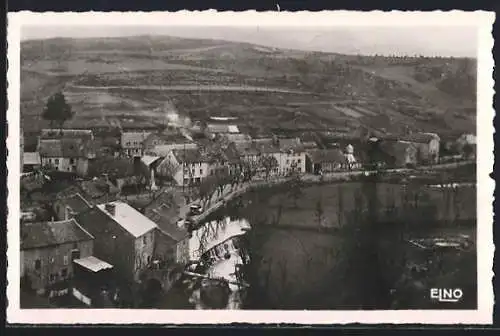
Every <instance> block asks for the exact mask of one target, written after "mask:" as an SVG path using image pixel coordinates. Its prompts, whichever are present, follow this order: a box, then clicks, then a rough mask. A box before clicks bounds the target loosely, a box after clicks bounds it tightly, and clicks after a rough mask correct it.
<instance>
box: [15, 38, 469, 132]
mask: <svg viewBox="0 0 500 336" xmlns="http://www.w3.org/2000/svg"><path fill="white" fill-rule="evenodd" d="M21 66H22V69H21V115H22V122H23V126H24V128H25V129H26V130H27V131H28V132H29V131H36V130H37V129H39V128H40V127H43V126H44V125H45V124H44V122H43V121H41V120H40V114H41V111H42V109H43V106H44V104H45V101H46V99H47V98H48V97H49V96H50V95H51V94H53V93H55V92H57V91H58V90H63V91H64V93H65V95H66V97H67V99H68V100H69V102H70V103H71V105H72V107H73V109H74V110H75V111H76V117H75V118H74V119H73V120H72V121H71V122H70V123H68V126H71V127H92V126H104V125H116V123H117V120H118V121H119V122H120V123H121V125H122V126H127V124H131V125H135V126H137V125H140V124H159V123H163V122H164V121H165V115H166V112H168V111H166V110H171V109H176V110H177V111H178V112H179V113H180V114H183V115H187V116H189V117H190V118H192V119H204V118H206V117H207V116H209V115H213V114H224V115H235V116H238V117H239V118H240V120H241V122H242V123H246V124H248V125H249V126H253V127H256V128H260V129H266V128H269V127H285V128H286V127H298V126H299V125H300V126H301V127H305V128H314V129H325V128H327V129H333V130H335V129H346V128H347V129H349V130H356V129H358V128H359V126H360V125H365V126H369V127H371V128H376V129H379V130H382V131H394V132H398V131H400V130H402V129H403V128H404V127H405V126H410V127H411V128H413V129H414V130H423V131H428V132H439V133H448V132H450V131H453V132H457V133H459V132H463V131H469V132H474V131H475V118H476V102H475V100H476V61H475V60H472V59H450V58H424V57H420V58H411V57H404V58H395V57H382V56H370V57H368V56H347V55H339V54H329V53H318V52H305V51H297V50H284V49H276V48H269V47H262V46H257V45H252V44H248V43H236V42H227V41H217V40H196V39H184V38H176V37H166V36H156V37H151V36H139V37H123V38H93V39H67V38H58V39H50V40H33V41H25V42H22V45H21Z"/></svg>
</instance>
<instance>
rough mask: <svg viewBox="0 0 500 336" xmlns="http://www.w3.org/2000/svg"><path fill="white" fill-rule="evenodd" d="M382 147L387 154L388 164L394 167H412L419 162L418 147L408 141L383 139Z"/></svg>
mask: <svg viewBox="0 0 500 336" xmlns="http://www.w3.org/2000/svg"><path fill="white" fill-rule="evenodd" d="M380 149H381V150H382V151H383V152H384V153H385V154H386V155H387V158H388V161H389V162H387V164H388V165H389V166H393V167H409V166H410V167H411V166H415V165H416V164H417V162H418V148H417V146H415V144H414V143H412V142H408V141H382V142H381V144H380Z"/></svg>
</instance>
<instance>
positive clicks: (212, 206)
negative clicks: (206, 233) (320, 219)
mask: <svg viewBox="0 0 500 336" xmlns="http://www.w3.org/2000/svg"><path fill="white" fill-rule="evenodd" d="M470 163H471V162H469V161H464V162H456V163H447V164H437V165H433V166H421V167H418V168H416V169H409V168H395V169H387V170H384V171H383V172H385V173H402V172H412V171H419V170H420V171H425V170H429V169H447V168H456V167H458V166H463V165H467V164H470ZM366 173H375V171H365V170H356V171H342V172H335V173H328V174H324V175H323V176H318V175H312V174H304V175H301V177H300V178H301V180H302V181H306V182H316V183H324V182H332V181H335V180H337V179H343V178H346V177H351V176H360V175H363V174H366ZM289 180H290V178H286V177H278V178H274V179H270V180H267V181H266V180H264V179H258V180H253V181H251V182H247V183H243V184H241V185H239V186H237V187H235V188H234V189H232V188H231V186H230V185H226V186H224V191H223V193H222V195H221V196H220V197H218V192H215V193H214V194H213V195H212V197H211V199H210V201H208V202H206V204H208V205H209V206H208V208H206V209H203V213H202V214H200V215H198V216H192V217H191V218H192V220H193V221H194V222H195V223H199V222H201V221H203V220H204V219H205V218H206V217H208V215H210V214H211V213H213V212H214V211H216V210H217V209H219V208H220V207H222V206H224V205H225V204H226V203H227V202H228V201H230V200H231V199H233V198H234V197H237V196H239V195H242V194H244V193H245V192H247V191H248V190H249V189H250V188H255V187H258V186H266V185H272V184H280V183H284V182H286V181H289ZM196 204H202V202H201V201H200V200H199V199H197V200H195V201H193V202H191V203H189V204H185V205H184V206H182V207H180V211H179V218H186V216H187V214H188V213H189V208H190V206H191V205H196ZM202 205H203V204H202ZM325 229H326V230H328V229H327V228H325Z"/></svg>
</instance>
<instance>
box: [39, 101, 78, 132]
mask: <svg viewBox="0 0 500 336" xmlns="http://www.w3.org/2000/svg"><path fill="white" fill-rule="evenodd" d="M72 117H73V111H72V110H71V106H70V105H69V104H68V103H67V102H66V98H65V97H64V95H63V93H62V92H58V93H56V94H54V95H53V96H51V97H50V98H49V99H48V100H47V104H46V105H45V108H44V110H43V113H42V118H43V119H45V120H48V121H49V122H50V127H51V128H52V127H53V125H54V124H55V125H58V126H59V128H60V129H61V130H62V127H63V125H64V123H65V122H66V121H67V120H69V119H71V118H72Z"/></svg>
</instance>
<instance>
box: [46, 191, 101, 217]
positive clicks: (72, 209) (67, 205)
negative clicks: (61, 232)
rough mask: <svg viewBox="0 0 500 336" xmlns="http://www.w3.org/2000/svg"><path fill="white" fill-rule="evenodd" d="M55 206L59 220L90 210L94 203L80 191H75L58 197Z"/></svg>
mask: <svg viewBox="0 0 500 336" xmlns="http://www.w3.org/2000/svg"><path fill="white" fill-rule="evenodd" d="M53 207H54V212H55V213H56V215H57V218H58V219H59V220H69V219H71V218H73V217H75V216H76V215H77V214H79V213H81V212H83V211H86V210H89V209H90V208H91V207H92V204H91V203H90V202H89V201H87V200H86V199H85V198H84V197H83V196H82V195H81V194H80V193H75V194H73V195H70V196H67V197H64V198H58V199H56V201H55V202H54V206H53Z"/></svg>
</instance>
